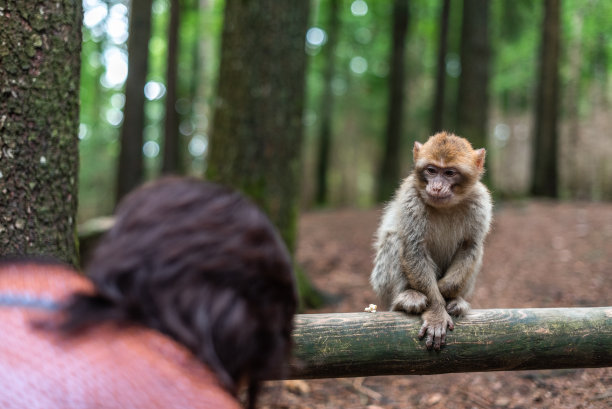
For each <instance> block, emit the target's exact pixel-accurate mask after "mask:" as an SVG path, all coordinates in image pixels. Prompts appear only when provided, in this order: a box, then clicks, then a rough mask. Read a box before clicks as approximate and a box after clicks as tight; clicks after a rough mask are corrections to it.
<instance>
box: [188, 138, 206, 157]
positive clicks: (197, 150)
mask: <svg viewBox="0 0 612 409" xmlns="http://www.w3.org/2000/svg"><path fill="white" fill-rule="evenodd" d="M207 148H208V138H206V137H205V136H204V135H194V136H193V138H191V141H189V147H188V149H189V153H190V154H191V156H201V155H203V154H204V152H206V149H207Z"/></svg>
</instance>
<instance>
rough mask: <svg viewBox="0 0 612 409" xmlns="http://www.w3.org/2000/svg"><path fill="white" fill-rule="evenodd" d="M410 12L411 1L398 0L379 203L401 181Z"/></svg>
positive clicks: (379, 184) (380, 174)
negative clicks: (406, 57)
mask: <svg viewBox="0 0 612 409" xmlns="http://www.w3.org/2000/svg"><path fill="white" fill-rule="evenodd" d="M409 19H410V10H409V7H408V0H395V1H394V3H393V34H392V35H393V49H392V50H391V58H390V67H391V73H390V75H389V103H388V110H387V127H386V131H385V147H384V153H383V158H382V161H381V163H380V167H379V172H378V189H377V194H376V200H377V201H378V202H384V201H386V200H389V198H390V197H391V195H392V194H393V192H394V191H395V189H396V188H397V186H398V184H399V180H400V155H401V138H402V121H403V117H404V115H403V112H404V99H405V98H404V94H405V93H404V86H405V85H404V84H405V73H404V71H405V64H404V54H405V50H406V33H407V31H408V21H409Z"/></svg>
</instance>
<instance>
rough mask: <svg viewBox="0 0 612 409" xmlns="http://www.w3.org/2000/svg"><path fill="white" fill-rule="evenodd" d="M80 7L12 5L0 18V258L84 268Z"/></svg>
mask: <svg viewBox="0 0 612 409" xmlns="http://www.w3.org/2000/svg"><path fill="white" fill-rule="evenodd" d="M82 14H83V12H82V6H81V2H79V1H75V2H60V3H58V2H56V1H49V0H47V1H37V2H32V1H29V0H8V1H5V2H4V3H3V5H2V13H0V24H1V26H2V29H0V192H1V194H0V256H8V255H19V256H23V255H44V256H52V257H56V258H59V259H60V260H63V261H65V262H67V263H70V264H72V265H74V266H77V265H78V254H77V243H76V226H75V223H76V209H77V186H78V180H77V179H78V165H79V164H78V160H79V153H78V128H79V79H80V70H81V24H82Z"/></svg>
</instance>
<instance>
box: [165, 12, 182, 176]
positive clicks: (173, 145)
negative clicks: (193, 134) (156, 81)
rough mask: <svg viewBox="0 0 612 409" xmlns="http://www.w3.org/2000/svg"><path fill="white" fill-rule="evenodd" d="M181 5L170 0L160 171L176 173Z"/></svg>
mask: <svg viewBox="0 0 612 409" xmlns="http://www.w3.org/2000/svg"><path fill="white" fill-rule="evenodd" d="M180 12H181V5H180V2H179V0H170V24H169V26H168V61H167V65H166V118H165V121H164V155H163V158H162V173H165V174H173V173H174V174H176V173H178V171H179V169H180V147H181V144H180V139H179V138H180V136H179V114H178V112H177V111H176V101H177V95H178V93H177V71H178V66H177V63H178V48H179V38H178V34H179V27H180Z"/></svg>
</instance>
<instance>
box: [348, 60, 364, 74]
mask: <svg viewBox="0 0 612 409" xmlns="http://www.w3.org/2000/svg"><path fill="white" fill-rule="evenodd" d="M350 67H351V71H353V72H354V73H355V74H360V75H361V74H363V73H365V72H366V71H367V70H368V60H366V59H365V58H363V57H361V56H356V57H353V58H351V62H350Z"/></svg>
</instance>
